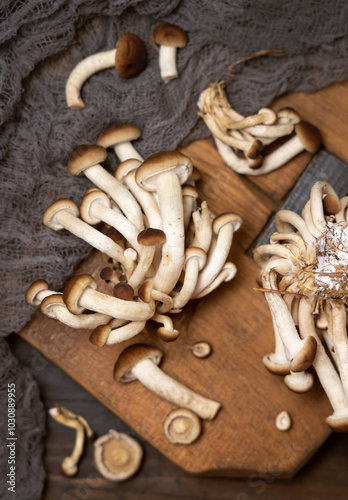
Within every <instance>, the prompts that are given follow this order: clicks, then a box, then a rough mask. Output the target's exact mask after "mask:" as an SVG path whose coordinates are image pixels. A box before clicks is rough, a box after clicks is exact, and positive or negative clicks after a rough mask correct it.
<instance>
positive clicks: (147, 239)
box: [137, 227, 167, 247]
mask: <svg viewBox="0 0 348 500" xmlns="http://www.w3.org/2000/svg"><path fill="white" fill-rule="evenodd" d="M166 239H167V238H166V235H165V233H164V231H162V229H156V228H153V227H147V228H146V229H144V230H143V231H141V232H140V233H139V234H138V237H137V241H138V243H139V245H144V246H146V247H151V246H154V245H163V243H165V242H166Z"/></svg>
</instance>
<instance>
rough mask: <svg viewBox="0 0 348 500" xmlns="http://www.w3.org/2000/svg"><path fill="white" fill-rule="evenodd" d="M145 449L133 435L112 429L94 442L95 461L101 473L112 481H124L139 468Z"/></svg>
mask: <svg viewBox="0 0 348 500" xmlns="http://www.w3.org/2000/svg"><path fill="white" fill-rule="evenodd" d="M142 458H143V450H142V447H141V446H140V444H139V443H138V441H136V440H135V439H134V438H132V437H131V436H128V435H127V434H123V433H121V432H117V431H115V430H113V429H110V430H109V432H108V434H105V435H104V436H101V437H100V438H98V439H97V440H96V441H95V443H94V462H95V465H96V467H97V469H98V471H99V472H100V474H101V475H102V476H103V477H105V478H106V479H110V480H111V481H124V480H126V479H128V478H130V477H131V476H133V475H134V474H135V473H136V472H137V471H138V469H139V467H140V464H141V461H142Z"/></svg>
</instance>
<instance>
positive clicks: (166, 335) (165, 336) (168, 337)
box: [157, 326, 180, 342]
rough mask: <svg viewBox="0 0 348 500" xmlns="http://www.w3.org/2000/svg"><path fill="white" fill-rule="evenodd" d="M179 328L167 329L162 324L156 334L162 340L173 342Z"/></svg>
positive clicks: (177, 335)
mask: <svg viewBox="0 0 348 500" xmlns="http://www.w3.org/2000/svg"><path fill="white" fill-rule="evenodd" d="M179 334H180V332H179V330H175V329H173V330H168V329H167V328H164V326H161V327H160V328H158V330H157V335H158V336H159V338H160V339H161V340H164V342H173V341H174V340H176V339H177V338H178V337H179Z"/></svg>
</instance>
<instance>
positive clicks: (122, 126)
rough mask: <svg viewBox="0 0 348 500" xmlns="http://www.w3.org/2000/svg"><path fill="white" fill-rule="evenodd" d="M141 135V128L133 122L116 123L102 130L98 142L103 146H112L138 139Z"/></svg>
mask: <svg viewBox="0 0 348 500" xmlns="http://www.w3.org/2000/svg"><path fill="white" fill-rule="evenodd" d="M139 137H141V129H140V128H139V127H137V126H136V125H133V124H132V123H116V124H112V125H110V126H109V127H107V128H105V129H104V130H102V131H101V132H100V133H99V135H98V138H97V144H98V146H100V147H103V148H105V149H106V148H111V147H113V146H116V145H117V144H120V143H121V142H129V141H136V140H137V139H139Z"/></svg>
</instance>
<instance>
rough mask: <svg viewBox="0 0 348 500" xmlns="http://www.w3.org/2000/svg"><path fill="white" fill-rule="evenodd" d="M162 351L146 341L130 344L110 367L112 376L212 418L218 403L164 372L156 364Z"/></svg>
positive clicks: (204, 417) (202, 415)
mask: <svg viewBox="0 0 348 500" xmlns="http://www.w3.org/2000/svg"><path fill="white" fill-rule="evenodd" d="M161 360H162V352H161V351H160V350H159V349H157V348H156V347H153V346H151V345H147V344H133V345H130V346H128V347H126V349H124V351H122V353H121V354H120V356H119V358H118V359H117V361H116V364H115V367H114V379H115V380H116V381H117V382H122V383H128V382H134V381H135V380H139V382H141V383H142V384H143V385H145V387H147V388H148V389H150V390H151V391H153V392H154V393H155V394H157V395H158V396H160V397H162V398H164V399H166V400H167V401H169V402H171V403H174V404H176V405H178V406H180V407H182V408H187V409H189V410H192V411H193V412H195V413H196V414H197V415H198V416H200V417H201V418H203V419H208V420H212V419H213V418H214V417H215V416H216V414H217V412H218V411H219V409H220V407H221V405H220V403H217V402H216V401H213V400H211V399H207V398H205V397H203V396H200V395H198V394H196V393H195V392H193V391H192V390H191V389H189V388H187V387H185V386H184V385H183V384H181V383H180V382H178V381H176V380H174V379H173V378H171V377H170V376H169V375H167V374H166V373H164V372H163V371H162V370H161V369H160V368H159V367H158V365H159V364H160V362H161Z"/></svg>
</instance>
